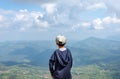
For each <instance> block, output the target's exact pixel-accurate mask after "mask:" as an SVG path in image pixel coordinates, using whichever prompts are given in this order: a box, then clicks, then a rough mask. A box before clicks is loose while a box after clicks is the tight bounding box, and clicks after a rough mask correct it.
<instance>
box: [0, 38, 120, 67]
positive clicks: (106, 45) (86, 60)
mask: <svg viewBox="0 0 120 79" xmlns="http://www.w3.org/2000/svg"><path fill="white" fill-rule="evenodd" d="M56 47H57V46H55V43H54V41H11V42H0V63H1V64H4V65H15V64H31V65H40V66H48V61H49V58H50V56H51V54H52V53H53V51H54V50H55V49H56ZM66 47H67V48H69V49H70V50H71V51H72V55H73V60H74V66H79V65H88V64H100V63H111V62H116V61H120V41H112V40H106V39H99V38H94V37H90V38H88V39H85V40H82V41H72V42H69V45H68V44H67V45H66Z"/></svg>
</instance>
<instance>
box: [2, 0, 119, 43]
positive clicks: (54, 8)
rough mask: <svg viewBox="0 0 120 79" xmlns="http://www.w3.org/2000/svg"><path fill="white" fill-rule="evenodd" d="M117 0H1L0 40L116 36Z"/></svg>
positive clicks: (79, 38)
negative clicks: (62, 36)
mask: <svg viewBox="0 0 120 79" xmlns="http://www.w3.org/2000/svg"><path fill="white" fill-rule="evenodd" d="M119 3H120V0H1V1H0V41H14V40H54V39H55V37H56V36H57V35H59V34H60V35H64V36H66V37H67V39H68V40H81V39H86V38H89V37H98V38H108V37H112V36H117V37H119V36H120V8H119V7H120V5H119Z"/></svg>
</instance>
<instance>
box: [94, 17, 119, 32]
mask: <svg viewBox="0 0 120 79" xmlns="http://www.w3.org/2000/svg"><path fill="white" fill-rule="evenodd" d="M92 24H93V27H94V29H96V30H101V29H105V28H108V27H107V26H109V27H113V29H114V25H119V24H120V19H119V18H117V17H116V16H113V17H111V16H107V17H104V18H102V19H101V18H97V19H95V20H93V22H92Z"/></svg>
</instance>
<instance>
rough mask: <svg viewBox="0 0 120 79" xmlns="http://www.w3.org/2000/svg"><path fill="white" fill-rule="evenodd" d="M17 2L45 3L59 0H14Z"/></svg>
mask: <svg viewBox="0 0 120 79" xmlns="http://www.w3.org/2000/svg"><path fill="white" fill-rule="evenodd" d="M13 1H14V2H16V3H22V4H25V3H27V4H28V3H29V4H43V3H53V2H56V1H57V0H13Z"/></svg>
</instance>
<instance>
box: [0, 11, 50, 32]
mask: <svg viewBox="0 0 120 79" xmlns="http://www.w3.org/2000/svg"><path fill="white" fill-rule="evenodd" d="M2 13H3V14H2V15H0V23H1V25H0V27H1V29H2V28H3V29H6V30H21V31H25V30H27V29H31V28H36V29H37V28H38V29H47V28H48V27H49V23H48V22H47V21H44V20H42V18H43V17H44V15H43V14H42V13H41V12H35V11H32V12H29V11H28V10H27V9H25V10H19V11H16V12H15V11H13V12H12V14H10V13H8V14H7V11H5V10H4V12H2ZM4 13H6V14H4ZM8 16H9V17H8Z"/></svg>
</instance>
